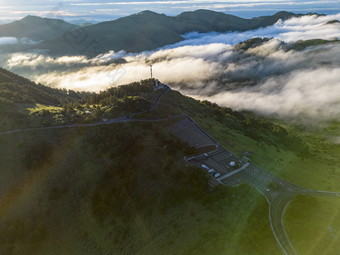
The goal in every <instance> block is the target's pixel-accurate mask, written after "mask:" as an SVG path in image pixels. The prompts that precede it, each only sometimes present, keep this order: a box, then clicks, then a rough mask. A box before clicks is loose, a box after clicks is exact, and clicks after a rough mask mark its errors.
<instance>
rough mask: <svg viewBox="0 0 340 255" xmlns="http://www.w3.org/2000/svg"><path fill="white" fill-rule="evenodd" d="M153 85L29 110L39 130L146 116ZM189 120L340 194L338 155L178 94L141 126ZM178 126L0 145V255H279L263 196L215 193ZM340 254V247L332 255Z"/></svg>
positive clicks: (277, 169) (246, 190) (292, 175)
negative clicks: (192, 161)
mask: <svg viewBox="0 0 340 255" xmlns="http://www.w3.org/2000/svg"><path fill="white" fill-rule="evenodd" d="M4 73H5V74H6V75H7V77H8V76H11V75H12V77H13V79H19V77H17V76H15V75H13V74H11V73H6V72H4ZM19 80H20V79H19ZM12 82H13V83H15V84H16V83H17V82H16V80H13V81H12ZM152 84H153V81H151V80H146V81H142V82H136V83H132V84H130V85H127V86H122V87H119V88H113V89H110V90H108V91H105V92H102V93H100V94H93V95H91V96H89V97H88V98H83V99H82V100H79V101H72V102H70V103H68V104H67V103H65V105H64V107H62V108H61V109H58V107H51V106H48V105H44V104H40V105H35V106H36V108H34V109H33V108H30V107H32V106H29V107H28V108H26V110H27V111H29V112H30V117H31V118H33V119H34V120H37V123H36V124H39V121H40V122H43V121H44V120H46V119H48V120H50V119H49V118H52V119H53V123H51V124H53V125H57V124H62V123H65V122H66V123H68V122H72V123H78V122H83V121H84V119H82V118H79V116H83V115H84V114H83V113H81V112H84V110H85V109H88V110H91V113H90V116H88V118H89V119H88V121H90V122H95V121H96V120H98V119H101V118H104V117H107V118H109V117H115V116H119V114H120V115H124V114H129V113H133V112H135V111H140V110H143V109H148V108H149V107H150V105H152V103H153V101H154V99H155V98H156V97H157V95H158V94H159V93H160V92H153V90H152ZM32 86H36V87H35V88H39V86H37V85H34V84H32ZM14 88H15V86H14ZM1 95H2V94H0V96H1ZM15 105H17V104H16V103H15ZM21 107H23V108H24V105H23V104H21ZM80 109H82V110H80ZM41 111H43V112H44V114H40V113H41ZM182 113H186V114H188V115H190V116H191V117H192V118H193V119H194V120H195V121H197V122H198V124H200V125H201V126H202V127H203V128H204V129H205V130H206V131H208V132H209V133H210V134H211V135H213V136H214V137H215V138H216V139H217V140H218V141H219V142H220V143H221V144H222V145H224V146H225V147H226V148H228V149H230V150H231V151H233V152H235V153H237V154H238V153H240V152H241V151H250V152H252V153H253V156H252V158H253V162H254V163H256V164H258V165H259V166H261V167H264V168H266V169H268V170H270V171H272V172H274V173H276V174H278V175H281V176H284V177H286V178H287V179H289V180H291V181H293V182H295V183H298V184H301V185H304V186H306V187H309V188H317V189H329V188H331V189H333V190H337V189H338V188H339V190H340V187H339V184H338V182H337V180H338V179H337V178H336V176H338V175H339V173H340V168H339V166H340V162H339V161H338V159H337V158H338V157H337V156H336V155H338V154H337V152H338V151H339V149H340V146H338V145H332V144H329V143H327V142H326V141H324V140H322V139H320V138H319V135H318V136H312V135H310V134H309V135H307V133H306V131H303V130H297V128H294V127H289V126H285V125H283V124H282V123H280V122H278V121H274V120H268V119H264V118H261V117H258V116H255V115H253V114H249V113H240V112H234V111H232V110H231V109H228V108H221V107H218V106H217V105H216V104H212V103H209V102H207V101H204V102H199V101H196V100H194V99H191V98H189V97H185V96H183V95H181V94H180V93H178V92H176V91H171V92H169V93H167V94H165V96H164V97H162V99H161V101H160V104H159V106H158V108H157V109H156V111H155V112H151V113H147V114H145V115H144V117H148V118H152V117H164V116H168V115H175V114H182ZM0 116H1V117H2V116H3V113H1V112H0ZM61 116H63V117H61ZM10 117H11V116H7V118H10ZM138 117H140V118H141V117H143V116H138ZM172 123H173V121H164V122H155V123H126V124H114V125H108V126H98V127H91V128H75V129H60V130H50V131H48V130H45V131H36V132H34V131H30V132H24V133H18V134H15V135H5V136H0V162H2V163H1V164H0V177H1V178H0V187H1V190H0V192H1V196H0V243H1V246H0V253H1V254H23V253H25V254H58V255H59V254H84V253H85V254H86V253H87V254H105V253H107V254H154V253H155V252H156V253H157V254H183V255H184V254H185V255H189V254H202V255H203V254H204V255H206V254H208V255H210V254H211V255H215V254H221V255H224V254H225V255H227V254H240V255H241V254H259V255H260V254H261V255H262V254H273V255H275V254H281V251H280V249H279V247H278V245H277V244H276V241H275V239H274V237H273V235H272V232H271V229H270V226H269V220H268V205H267V202H266V200H265V199H264V198H263V197H262V195H261V194H259V193H257V192H256V191H255V190H254V189H252V188H251V187H248V186H240V187H236V188H228V187H223V186H219V187H217V188H215V189H211V188H209V186H208V180H209V176H207V175H206V173H205V172H204V171H202V170H201V169H198V168H195V167H191V166H188V165H186V164H185V161H184V160H183V158H184V156H185V155H192V154H193V153H195V151H193V149H192V148H190V147H188V146H187V145H186V144H184V143H183V142H181V141H179V140H178V139H176V138H175V137H173V136H172V135H171V134H170V133H169V131H168V127H169V126H170V125H171V124H172ZM40 124H41V123H40ZM316 156H317V157H318V160H317V162H316V161H315V158H316ZM327 161H328V162H329V164H328V167H326V168H324V169H322V171H321V170H320V169H319V166H320V165H321V164H325V163H324V162H327ZM318 162H320V163H318ZM307 202H308V201H307ZM292 206H294V204H292ZM313 206H314V205H313V204H312V206H311V208H312V207H313ZM316 209H319V207H317V208H316ZM323 212H324V211H321V213H320V214H319V215H320V216H321V215H322V214H323ZM293 214H294V212H293ZM287 217H288V220H287V219H286V221H285V223H286V224H288V222H289V223H290V224H291V227H290V226H288V225H287V227H288V230H289V235H290V236H292V237H293V238H294V240H296V242H299V241H298V236H299V231H298V230H297V229H296V228H295V226H296V225H295V224H296V220H297V219H296V218H295V217H293V219H291V220H290V216H289V214H287ZM311 220H313V221H314V220H315V219H314V218H313V219H312V218H311ZM326 224H327V222H326ZM327 227H328V226H327ZM321 244H323V243H322V242H321V241H320V245H321ZM299 247H302V248H301V249H304V247H305V246H299ZM337 247H339V246H338V242H337V241H334V242H333V243H332V247H331V248H329V251H330V252H332V251H335V250H336V248H337ZM302 251H303V250H302ZM301 254H303V253H301ZM311 254H313V253H311ZM330 254H332V253H330Z"/></svg>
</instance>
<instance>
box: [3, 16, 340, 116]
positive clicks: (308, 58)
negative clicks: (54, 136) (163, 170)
mask: <svg viewBox="0 0 340 255" xmlns="http://www.w3.org/2000/svg"><path fill="white" fill-rule="evenodd" d="M339 19H340V14H338V15H332V16H316V15H314V16H304V17H300V18H292V19H289V20H286V21H279V22H277V23H276V24H275V25H273V26H270V27H267V28H261V29H257V30H254V31H246V32H233V33H222V34H218V33H208V34H199V33H194V32H193V33H189V34H186V35H184V38H185V40H183V41H182V42H180V43H177V44H174V45H168V46H166V47H163V48H161V49H158V50H155V51H152V52H143V53H140V54H128V53H126V52H124V51H121V52H112V51H111V52H108V53H106V54H101V55H99V56H97V57H95V58H92V59H88V58H86V57H84V56H72V57H70V56H64V57H58V58H55V57H51V56H48V55H43V54H39V53H25V54H23V53H15V54H12V55H10V56H9V57H8V58H7V59H6V62H5V63H6V64H5V67H6V68H8V69H10V70H12V71H15V72H17V73H20V74H23V75H25V76H27V77H29V78H31V79H33V80H34V81H36V82H39V83H43V84H46V85H49V86H53V87H57V88H68V89H75V90H86V91H101V90H104V89H107V88H109V87H112V86H117V85H120V84H125V83H129V82H133V81H136V80H141V79H145V78H148V77H149V76H150V71H149V65H150V64H152V65H153V70H154V76H155V77H156V78H158V79H159V80H160V81H162V82H164V83H167V84H169V85H171V86H172V87H173V88H174V89H178V90H180V91H181V92H182V93H184V94H186V95H190V96H193V97H195V98H198V99H207V100H209V101H213V102H216V103H218V104H220V105H222V106H228V107H231V108H233V109H235V110H249V111H254V112H257V113H260V114H264V115H267V116H273V117H279V118H283V119H299V120H306V121H309V120H313V121H315V120H318V121H319V120H320V121H323V120H329V119H336V118H339V117H340V107H339V106H340V44H335V43H332V44H329V45H323V46H317V47H311V48H307V49H305V50H302V51H294V50H287V48H286V47H285V43H293V42H296V41H299V40H309V39H326V40H333V39H340V23H333V24H327V22H329V21H332V20H339ZM254 37H262V38H263V37H267V38H272V39H271V40H269V41H268V42H266V43H264V44H263V45H260V46H258V47H255V48H251V49H248V50H246V51H240V50H235V48H234V45H235V44H237V43H240V42H242V41H244V40H247V39H250V38H254ZM0 43H1V40H0Z"/></svg>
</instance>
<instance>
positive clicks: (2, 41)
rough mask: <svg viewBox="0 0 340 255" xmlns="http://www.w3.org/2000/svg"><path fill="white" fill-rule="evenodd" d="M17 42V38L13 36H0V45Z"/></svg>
mask: <svg viewBox="0 0 340 255" xmlns="http://www.w3.org/2000/svg"><path fill="white" fill-rule="evenodd" d="M18 42H19V41H18V39H17V38H15V37H0V46H1V45H11V44H17V43H18Z"/></svg>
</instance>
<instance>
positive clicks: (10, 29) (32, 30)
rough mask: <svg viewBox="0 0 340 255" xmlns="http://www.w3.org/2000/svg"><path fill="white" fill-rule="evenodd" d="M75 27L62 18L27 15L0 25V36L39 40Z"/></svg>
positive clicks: (52, 36)
mask: <svg viewBox="0 0 340 255" xmlns="http://www.w3.org/2000/svg"><path fill="white" fill-rule="evenodd" d="M75 28H77V26H76V25H72V24H69V23H67V22H65V21H63V20H59V19H49V18H40V17H37V16H27V17H25V18H23V19H21V20H18V21H14V22H11V23H9V24H4V25H0V37H16V38H28V39H30V40H32V41H35V42H39V41H44V40H47V39H51V38H54V37H57V36H59V35H62V34H64V33H66V32H68V31H70V30H72V29H75Z"/></svg>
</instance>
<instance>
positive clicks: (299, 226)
mask: <svg viewBox="0 0 340 255" xmlns="http://www.w3.org/2000/svg"><path fill="white" fill-rule="evenodd" d="M284 222H285V227H286V231H287V234H288V236H289V238H290V239H291V242H292V244H293V245H294V246H295V248H296V250H297V252H298V254H301V255H319V254H323V255H336V254H339V247H340V198H327V197H309V196H297V197H296V198H295V199H294V200H293V201H292V202H291V204H290V205H289V206H288V208H287V211H286V214H285V219H284Z"/></svg>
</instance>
